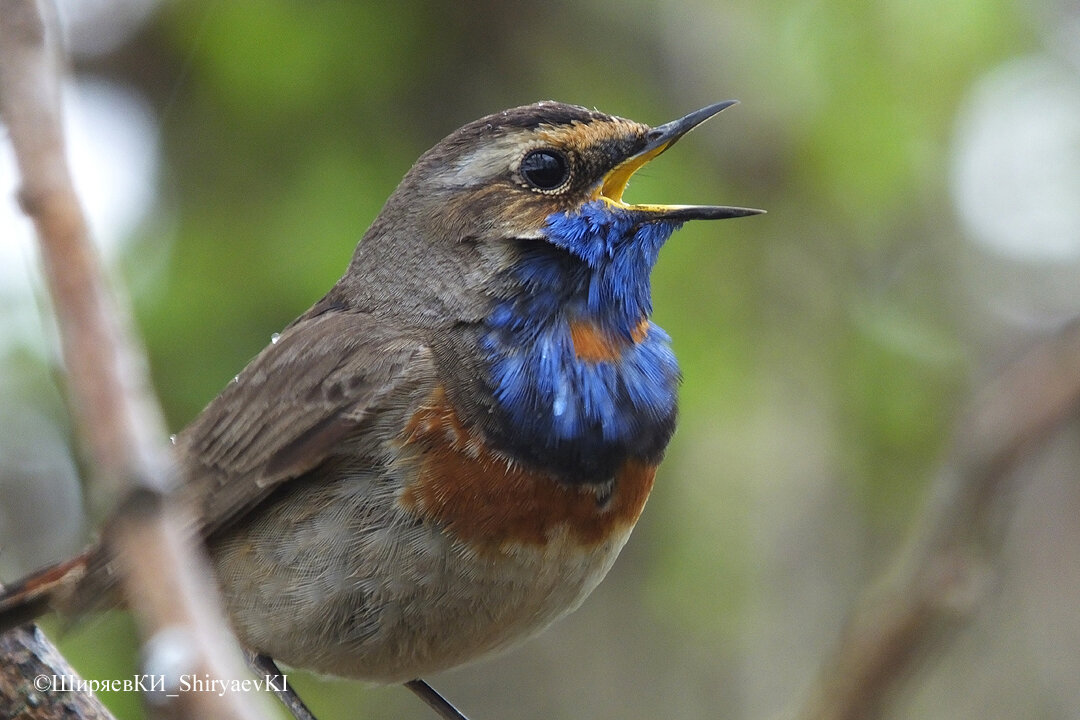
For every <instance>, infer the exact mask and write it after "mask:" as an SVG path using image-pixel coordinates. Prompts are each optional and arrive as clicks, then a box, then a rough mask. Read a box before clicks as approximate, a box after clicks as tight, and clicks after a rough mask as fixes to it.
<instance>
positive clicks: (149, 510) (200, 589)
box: [0, 0, 254, 718]
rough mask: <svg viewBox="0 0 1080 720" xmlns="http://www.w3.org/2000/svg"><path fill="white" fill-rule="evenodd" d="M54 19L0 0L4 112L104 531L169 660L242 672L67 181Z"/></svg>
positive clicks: (124, 326)
mask: <svg viewBox="0 0 1080 720" xmlns="http://www.w3.org/2000/svg"><path fill="white" fill-rule="evenodd" d="M52 31H53V28H50V27H49V26H48V25H47V24H46V22H45V20H44V17H43V13H42V7H41V5H40V3H39V2H35V0H0V114H2V116H3V118H4V120H5V122H6V124H7V127H8V131H9V134H10V138H11V142H12V145H13V146H14V148H15V153H16V158H17V160H18V165H19V170H20V174H21V177H22V187H21V190H20V193H19V199H20V201H21V204H22V207H23V209H24V210H25V211H26V213H27V214H28V215H29V216H30V217H31V218H32V219H33V221H34V225H35V227H36V229H37V233H38V237H39V240H40V245H41V256H42V264H43V266H44V271H45V277H46V279H47V282H48V286H49V291H50V294H51V298H52V302H53V307H54V309H55V313H56V319H57V325H58V327H59V331H60V338H61V345H62V352H63V359H64V367H65V369H66V371H67V389H68V401H69V403H70V405H71V408H72V413H73V415H74V417H75V421H76V427H77V428H78V430H79V433H80V435H81V440H82V443H83V446H84V450H85V452H86V453H87V455H88V457H89V459H90V460H91V464H92V467H93V468H94V472H95V481H96V483H97V484H98V485H99V487H104V488H105V489H107V490H108V491H109V493H108V494H109V495H116V494H121V496H122V497H123V498H124V499H123V500H122V501H121V511H120V512H119V513H118V514H117V516H116V520H115V521H114V523H113V524H112V526H111V527H110V529H109V532H108V534H107V538H108V540H109V542H110V547H111V549H112V551H113V553H114V554H115V556H116V557H117V558H118V559H119V561H120V565H121V569H122V572H121V582H122V586H123V589H124V592H125V595H126V597H127V599H128V601H129V604H130V605H131V607H132V609H133V610H134V611H135V613H136V616H137V617H138V619H139V621H140V624H141V627H142V631H143V634H144V637H145V638H146V639H147V642H148V646H149V647H161V644H162V643H161V639H162V638H165V637H167V638H171V640H170V641H169V642H170V643H172V646H171V647H170V649H171V650H172V651H175V650H176V649H177V648H176V645H177V644H181V645H184V648H183V650H184V653H180V656H181V657H183V658H184V660H185V661H184V663H183V665H182V667H170V668H169V669H170V671H172V670H176V671H177V672H185V673H198V674H200V676H201V675H202V674H203V673H208V674H210V675H211V676H213V677H215V678H222V679H232V678H240V677H244V672H243V670H242V669H241V664H240V660H239V653H238V652H237V651H236V649H235V648H234V647H232V646H231V645H229V644H228V643H227V642H226V641H225V640H224V639H225V638H228V637H230V636H229V633H228V631H227V630H226V629H225V624H224V621H223V620H222V617H221V613H220V610H219V609H218V607H217V604H216V594H215V593H214V592H213V588H212V587H211V585H210V582H209V581H208V579H207V578H208V577H209V571H208V569H207V568H206V567H205V566H206V562H205V560H204V559H203V558H202V556H201V554H200V553H199V552H198V551H197V549H196V548H195V546H194V545H193V540H192V538H190V536H189V534H187V533H186V532H185V530H184V528H186V527H192V526H193V524H191V523H189V522H188V521H187V519H186V517H185V515H184V512H183V511H182V510H181V509H180V508H178V507H175V506H174V505H173V504H172V503H171V502H170V501H169V500H168V498H167V496H166V495H165V493H164V489H165V486H166V480H167V478H169V477H170V457H169V453H168V445H167V442H166V440H165V438H166V433H165V426H164V422H163V421H162V416H161V411H160V408H159V407H158V405H157V401H156V399H155V397H154V396H153V394H152V392H151V390H150V387H151V386H150V381H149V375H148V372H147V368H146V361H145V357H144V354H143V353H142V350H141V348H140V347H139V346H138V344H137V342H136V341H135V336H134V334H133V333H132V332H131V331H130V322H129V316H128V314H127V313H126V312H124V308H123V306H122V304H121V303H120V302H119V301H118V299H117V297H116V295H114V294H113V293H112V292H110V288H109V286H108V285H107V283H106V281H105V279H104V273H103V271H102V268H101V263H100V261H99V258H98V256H97V254H96V252H95V248H94V246H93V244H92V243H91V242H90V237H89V232H88V229H87V225H86V221H85V218H84V215H83V212H82V208H81V207H80V204H79V200H78V198H77V196H76V194H75V190H74V187H73V186H72V183H71V177H70V172H69V170H68V166H67V159H66V154H65V148H64V138H63V133H62V125H61V117H62V116H61V110H60V72H59V70H60V67H59V66H60V62H59V57H60V55H59V52H58V49H57V47H56V45H55V42H56V40H55V37H56V35H55V33H54V32H52ZM120 491H122V492H120ZM153 660H154V659H153V658H151V659H150V660H149V661H148V662H153ZM179 704H180V711H181V712H182V713H183V714H185V715H186V716H188V717H199V718H249V717H254V715H253V714H252V711H251V710H250V708H249V707H248V704H247V703H241V702H240V699H239V697H238V696H236V695H234V694H225V695H224V696H223V697H218V696H216V695H215V694H213V693H186V694H183V695H182V696H181V697H180V698H179Z"/></svg>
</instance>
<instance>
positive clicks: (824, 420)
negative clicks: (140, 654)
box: [0, 0, 1080, 720]
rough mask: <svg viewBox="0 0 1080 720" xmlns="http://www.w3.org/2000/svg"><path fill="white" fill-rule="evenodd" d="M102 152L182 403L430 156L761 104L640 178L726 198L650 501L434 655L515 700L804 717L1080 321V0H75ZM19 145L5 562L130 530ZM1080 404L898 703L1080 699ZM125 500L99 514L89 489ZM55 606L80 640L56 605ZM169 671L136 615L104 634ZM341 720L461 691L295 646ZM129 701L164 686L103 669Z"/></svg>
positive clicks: (532, 704) (2, 529) (4, 222)
mask: <svg viewBox="0 0 1080 720" xmlns="http://www.w3.org/2000/svg"><path fill="white" fill-rule="evenodd" d="M60 15H61V17H62V22H63V27H64V31H65V33H66V41H67V44H68V47H69V49H70V53H71V55H72V74H71V82H70V86H69V88H68V97H67V101H68V111H69V118H68V119H69V128H70V130H69V132H70V136H71V155H72V160H73V163H74V167H75V171H76V174H77V178H76V179H77V184H78V186H79V189H80V191H81V193H82V197H83V200H84V202H85V204H86V206H87V210H88V212H89V215H90V218H91V222H92V224H93V229H94V232H95V234H96V238H97V240H98V241H99V242H100V244H101V248H102V252H103V254H104V255H105V257H106V258H107V260H108V262H109V264H110V267H111V268H112V270H113V272H114V273H115V274H116V275H117V276H118V277H119V278H121V279H122V281H123V283H124V284H125V285H126V287H127V289H128V292H129V294H130V295H131V297H132V300H133V303H134V305H135V308H136V314H137V321H138V324H139V327H140V329H141V331H142V333H143V335H144V337H145V341H146V344H147V347H148V351H149V355H150V359H151V363H152V369H153V374H154V378H155V381H156V383H157V388H158V390H159V391H160V395H161V398H162V400H163V402H164V404H165V409H166V412H167V414H168V418H169V421H170V424H171V426H172V427H173V428H174V429H176V430H179V429H180V428H182V427H183V426H184V425H185V424H186V423H187V422H188V421H190V420H191V419H192V418H193V417H194V416H195V415H196V413H198V412H199V410H200V409H201V408H202V407H203V406H204V405H205V404H206V403H207V402H208V401H209V400H210V399H211V398H212V397H213V396H214V395H215V394H216V393H217V392H218V390H219V389H220V388H221V387H222V386H224V385H225V383H226V382H227V381H228V380H229V379H231V378H232V377H233V375H234V374H235V373H236V372H237V371H238V370H239V369H240V368H242V367H243V365H244V364H245V363H246V362H247V360H249V359H250V358H251V357H252V356H253V355H255V353H256V352H258V351H259V350H260V349H261V348H262V347H263V346H264V345H265V344H267V343H268V342H269V339H270V335H271V333H274V332H276V331H278V330H280V329H281V328H282V327H283V326H284V325H285V324H287V323H288V322H289V321H290V320H291V319H292V318H293V317H295V316H296V315H298V314H299V313H300V312H302V311H303V310H305V309H306V308H307V307H308V306H309V305H310V304H311V303H312V302H314V301H315V300H317V299H318V298H319V297H320V296H321V295H322V293H323V292H325V291H326V290H327V289H328V288H329V287H330V286H331V284H332V283H333V282H334V281H335V280H336V278H337V277H338V276H339V274H340V273H341V272H343V270H344V268H345V266H346V264H347V262H348V259H349V257H350V254H351V252H352V250H353V247H354V245H355V243H356V242H357V240H358V239H359V238H360V236H361V235H362V233H363V231H364V229H365V228H366V227H367V225H368V224H369V223H370V222H371V220H372V219H373V218H374V217H375V215H376V214H377V213H378V211H379V209H380V207H381V205H382V202H383V201H384V200H385V198H386V197H387V196H388V195H389V193H390V192H391V191H392V190H393V188H394V186H395V184H396V183H397V181H398V180H399V179H400V177H401V176H402V175H403V174H404V173H405V171H406V170H407V169H408V167H409V165H410V164H411V162H412V161H413V160H415V159H416V157H417V156H419V155H420V153H421V152H423V151H424V150H426V149H427V148H428V147H430V146H431V145H432V144H434V143H435V142H437V141H438V140H439V139H440V138H442V137H443V136H444V135H446V134H447V133H449V132H450V131H452V130H453V129H454V128H456V127H458V126H459V125H461V124H463V123H465V122H467V121H469V120H472V119H475V118H477V117H479V116H481V115H484V114H487V113H490V112H494V111H497V110H500V109H503V108H505V107H510V106H514V105H520V104H524V103H528V102H532V101H535V100H538V99H544V98H551V99H558V100H562V101H565V102H572V103H578V104H582V105H587V106H595V107H597V108H598V109H601V110H603V111H606V112H610V113H614V114H618V115H623V116H626V117H630V118H633V119H636V120H640V121H643V122H647V123H650V124H658V123H661V122H666V121H668V120H671V119H674V118H676V117H678V116H680V115H682V114H684V113H686V112H688V111H690V110H693V109H696V108H698V107H701V106H704V105H706V104H708V103H712V102H715V101H717V100H722V99H726V98H731V97H735V98H739V99H740V100H741V101H742V104H741V105H740V106H739V107H737V108H735V109H732V110H729V111H727V112H725V113H724V114H723V115H722V116H721V117H718V118H717V119H715V120H713V121H712V122H710V123H708V124H707V125H705V126H703V127H702V128H700V129H698V130H697V131H696V132H695V133H694V134H693V135H692V136H690V137H689V138H687V139H686V140H684V141H683V142H682V143H680V144H679V146H678V148H677V149H676V150H675V151H673V152H671V153H670V154H668V155H665V156H664V158H663V160H661V161H659V162H657V163H655V164H652V165H650V166H648V167H647V168H646V169H645V170H644V171H642V172H640V173H638V175H636V176H635V179H634V182H633V184H632V186H631V188H630V190H629V191H628V195H627V199H628V200H629V201H631V202H635V201H637V202H649V201H652V202H674V203H680V202H682V203H695V202H696V203H720V204H733V205H749V206H753V207H763V208H766V209H768V211H769V214H768V215H767V216H764V217H758V218H753V219H747V220H739V221H734V222H725V223H722V224H709V223H701V224H697V225H691V226H687V227H686V228H685V229H684V230H682V231H681V232H680V233H678V234H677V235H676V236H675V237H674V238H673V239H672V241H671V242H670V243H669V245H668V246H667V247H666V248H665V250H664V251H663V253H662V254H661V259H660V264H659V266H658V269H657V271H656V275H655V279H654V290H655V298H654V300H655V306H656V316H655V321H656V322H657V323H658V324H659V325H661V326H663V327H664V328H665V329H666V330H667V331H668V332H669V333H670V335H671V336H672V337H673V338H674V346H675V349H676V352H677V353H678V355H679V358H680V360H681V364H682V367H683V370H684V375H685V381H684V384H683V387H682V401H681V402H682V416H681V424H680V427H679V430H678V432H677V434H676V436H675V439H674V441H673V443H672V446H671V449H670V451H669V454H668V457H667V460H666V461H665V463H664V465H663V467H662V468H661V471H660V474H659V476H658V478H657V482H656V487H655V490H654V492H653V496H652V498H651V500H650V502H649V506H648V508H647V509H646V512H645V514H644V516H643V518H642V521H641V523H640V524H639V526H638V529H637V531H636V532H635V534H634V536H633V538H632V539H631V541H630V543H629V544H628V546H627V547H626V549H625V551H624V552H623V555H622V557H621V559H620V560H619V562H618V563H617V564H616V566H615V568H614V570H613V571H612V573H611V575H610V577H609V579H608V580H607V581H606V582H605V583H604V584H602V585H601V586H600V588H599V589H598V590H597V592H596V593H595V594H594V595H593V596H592V598H591V599H590V600H589V601H588V602H587V603H586V604H585V605H584V606H583V607H582V609H581V610H580V611H578V612H577V613H576V614H574V615H573V616H571V617H569V618H568V619H566V620H564V621H563V622H561V623H560V624H558V625H557V626H556V627H554V628H553V629H552V630H550V631H549V632H547V633H545V634H544V635H542V636H541V637H540V638H538V639H536V640H534V641H532V642H530V643H528V644H527V645H525V646H523V647H521V648H519V649H516V650H514V651H512V652H509V653H507V654H505V655H502V656H500V657H497V658H494V659H491V660H488V661H485V662H482V663H479V664H476V665H473V666H470V667H466V668H464V669H460V670H457V671H454V672H451V673H447V674H445V675H443V676H439V677H431V678H427V679H428V680H429V681H431V682H432V684H433V685H435V686H436V687H437V688H439V689H440V690H441V691H442V692H443V693H444V694H445V695H446V696H447V697H449V698H450V699H451V700H453V701H454V702H455V703H456V704H457V705H458V706H459V707H460V708H461V709H462V710H463V711H464V712H466V714H468V715H470V716H471V717H474V718H476V719H477V720H485V719H487V720H494V719H495V718H514V719H516V720H532V719H536V720H539V719H541V718H543V719H545V720H553V719H555V718H601V719H602V718H620V719H621V720H627V719H630V720H632V719H634V718H642V719H644V718H654V717H665V718H712V717H724V718H734V719H739V718H747V719H750V718H754V719H760V718H768V717H771V716H773V715H775V714H776V713H778V712H780V711H781V710H783V709H785V708H786V707H788V706H790V705H791V704H793V703H797V702H798V700H799V699H800V698H801V697H802V693H803V691H804V689H805V687H806V685H807V684H808V683H809V682H810V680H811V679H812V678H813V677H814V675H815V673H816V671H817V668H818V664H819V663H820V661H821V659H822V658H823V657H825V656H826V654H827V653H828V651H829V650H830V649H831V648H832V647H833V646H834V643H835V641H836V637H837V634H838V632H839V629H840V627H841V624H842V621H843V619H844V617H845V615H846V613H847V612H848V610H849V609H850V608H851V607H852V605H853V603H854V602H855V600H856V598H857V596H858V592H859V589H860V588H861V587H863V586H864V585H865V584H866V583H867V582H869V581H871V580H872V579H873V578H874V577H875V576H876V575H877V574H878V573H879V572H881V571H882V570H883V569H884V568H885V567H887V565H888V561H889V558H890V557H891V556H892V554H893V553H894V552H895V551H896V548H897V547H898V545H899V544H900V543H901V542H902V541H903V538H904V537H905V534H906V532H907V530H908V528H909V527H910V526H911V525H912V523H913V521H914V519H915V518H916V516H917V515H918V512H919V509H920V507H921V505H922V503H923V502H924V500H925V495H926V491H927V487H928V483H929V481H930V479H931V478H932V476H933V474H934V472H935V469H936V468H937V467H938V465H939V462H940V459H941V456H942V453H943V451H944V450H945V449H946V448H947V446H948V442H949V438H950V434H951V430H952V427H953V425H954V422H955V420H956V418H957V416H958V414H959V412H960V411H961V409H962V407H963V406H964V404H965V402H966V399H967V398H968V397H969V396H970V394H971V393H972V392H973V391H974V390H975V389H977V388H978V387H980V386H981V385H982V384H983V383H984V382H985V381H986V379H987V378H988V377H991V376H992V375H993V373H994V372H995V371H996V370H997V369H999V368H1000V367H1002V365H1003V364H1004V363H1006V362H1007V361H1008V360H1010V359H1012V358H1014V357H1016V356H1017V354H1018V353H1019V352H1020V351H1021V350H1022V349H1023V348H1024V347H1025V346H1026V345H1027V344H1029V343H1030V342H1032V341H1033V340H1035V339H1037V338H1040V337H1044V336H1046V335H1048V334H1049V333H1051V332H1053V331H1054V330H1055V329H1056V328H1058V327H1060V326H1061V324H1062V323H1064V322H1065V321H1066V320H1067V319H1068V318H1070V317H1073V316H1075V315H1077V314H1080V282H1078V280H1077V278H1078V272H1080V9H1078V6H1077V5H1076V4H1075V3H1073V2H1066V1H1064V0H1025V1H1024V2H1020V1H1019V0H955V1H954V2H948V3H942V2H937V1H936V0H935V1H934V2H929V1H928V0H872V1H871V2H863V1H861V0H859V1H857V0H730V1H723V2H721V1H718V0H681V1H680V2H672V1H670V0H667V1H663V2H645V1H644V0H636V1H631V2H613V1H612V0H576V1H575V2H567V1H560V2H546V3H537V2H519V1H516V0H510V1H508V0H485V1H482V2H474V3H470V4H468V5H465V4H456V3H453V4H452V3H437V2H420V1H419V0H398V1H397V2H393V3H375V2H300V1H299V0H262V1H261V2H253V1H250V0H249V1H247V2H244V1H240V0H233V1H230V2H213V1H212V0H188V1H187V2H156V1H155V0H93V1H91V0H65V1H63V2H60ZM14 186H15V171H14V167H13V162H12V159H11V156H10V148H8V147H7V146H6V145H3V146H0V197H2V201H0V303H2V305H3V307H4V308H5V309H4V311H3V313H2V314H0V547H2V552H0V577H2V578H4V579H7V580H11V579H12V578H14V577H15V576H17V575H18V574H19V573H20V572H23V571H26V570H28V569H31V568H33V567H35V566H37V565H40V564H42V563H44V562H47V561H50V560H55V559H58V558H60V557H61V556H63V555H66V554H68V553H70V552H72V551H74V550H75V549H77V548H78V547H80V545H81V544H82V543H83V542H84V541H85V539H86V538H87V537H89V536H90V534H91V532H92V528H93V527H94V524H95V522H96V521H97V520H99V519H100V511H101V508H103V507H105V506H107V503H108V499H107V498H87V497H85V493H84V492H83V490H82V489H81V487H80V484H79V481H78V476H79V472H78V470H77V466H78V460H77V458H76V457H75V453H74V452H73V450H72V449H71V444H72V443H71V440H72V438H71V433H72V429H71V427H70V424H69V422H68V420H67V418H66V416H65V413H64V408H63V402H62V396H61V394H60V390H59V389H58V385H57V383H56V372H57V371H56V368H55V362H56V351H55V340H54V333H53V329H52V326H51V324H50V321H49V320H48V317H47V304H48V303H47V300H46V299H45V298H44V295H43V293H42V289H41V282H40V278H39V277H38V272H37V269H36V256H35V252H34V249H33V243H32V237H31V234H30V229H29V226H28V223H27V222H26V221H25V220H24V219H22V218H21V217H20V215H19V213H18V210H17V208H16V206H15V203H14V200H13V192H14ZM1078 462H1080V438H1078V437H1077V434H1076V432H1075V427H1073V428H1071V429H1070V430H1068V431H1066V432H1065V433H1062V434H1060V435H1059V436H1058V437H1056V438H1055V440H1054V441H1053V442H1052V443H1051V445H1050V446H1049V447H1048V448H1046V449H1045V450H1043V451H1042V452H1040V453H1039V455H1037V456H1036V457H1034V458H1032V459H1030V460H1029V461H1028V462H1026V463H1025V464H1024V466H1023V469H1022V472H1023V473H1025V475H1026V479H1025V480H1024V482H1023V484H1022V490H1021V491H1020V492H1018V493H1017V494H1016V495H1015V497H1014V498H1013V499H1012V517H1011V520H1010V523H1009V530H1008V535H1007V540H1006V543H1005V547H1004V549H1003V552H1002V571H1001V573H1000V575H998V576H997V577H996V580H995V587H994V591H993V593H992V594H991V598H990V601H989V602H988V603H986V604H985V605H983V606H982V607H981V608H980V609H979V611H978V613H977V614H976V616H975V618H974V622H973V623H971V624H970V625H968V626H967V627H966V629H965V630H964V631H963V633H962V634H961V635H960V636H959V637H955V638H953V642H951V643H950V644H948V645H947V646H943V647H942V648H941V650H940V652H938V653H936V654H935V655H934V657H933V658H932V660H931V661H930V662H928V663H926V664H925V665H924V666H923V667H922V669H921V670H920V671H919V672H918V673H917V674H916V676H915V677H914V678H913V681H912V682H911V683H909V684H908V685H907V688H906V690H905V691H904V692H903V693H901V694H900V695H899V696H898V697H896V698H895V700H894V702H893V704H892V706H891V710H890V712H891V714H892V716H894V717H897V718H908V717H912V718H914V717H918V718H961V719H963V718H1014V717H1025V718H1050V719H1053V718H1075V717H1078V716H1080V715H1078V713H1080V711H1078V708H1080V683H1077V682H1076V679H1077V678H1078V677H1080V603H1078V602H1077V601H1076V598H1077V597H1080V488H1078V486H1077V482H1076V480H1077V478H1076V468H1077V466H1078ZM87 507H89V508H96V510H93V511H91V512H90V513H89V515H87V514H85V513H84V510H83V508H87ZM47 627H49V628H53V629H56V628H57V625H56V624H55V623H51V624H49V625H47ZM61 647H62V649H63V650H64V651H65V652H66V653H67V654H68V656H69V658H70V659H71V660H72V661H73V662H74V663H75V664H76V665H77V667H79V669H80V670H81V671H82V672H83V673H85V675H87V676H88V677H98V678H122V677H125V676H127V675H129V674H131V673H132V672H134V668H135V666H136V662H137V658H136V652H137V651H136V649H135V648H136V645H135V642H134V634H133V630H132V628H131V625H130V623H129V621H128V619H127V618H126V617H124V616H123V615H122V614H121V613H112V614H109V615H106V616H104V617H99V618H96V619H94V620H91V621H90V622H88V623H86V624H84V625H82V626H80V627H79V628H77V629H75V630H73V631H70V632H68V633H67V634H66V635H64V637H63V638H62V641H61ZM290 681H291V682H292V683H293V684H294V685H295V686H296V687H297V688H298V690H299V691H300V693H301V695H302V696H303V697H305V698H306V699H307V700H308V702H309V703H310V705H311V706H312V708H313V710H314V711H315V713H316V715H317V716H319V717H320V718H323V719H324V720H333V719H334V718H418V719H425V718H431V717H433V715H432V714H431V713H430V712H429V711H428V710H427V709H426V708H424V707H422V706H421V705H420V704H419V702H418V701H416V700H415V699H414V698H413V697H412V696H411V695H410V694H409V693H408V692H407V691H405V690H403V689H401V688H376V689H369V688H364V687H362V686H361V685H360V684H359V683H352V682H345V681H335V680H326V679H320V678H314V677H310V676H306V675H302V674H299V673H296V674H290ZM103 699H104V700H105V701H106V702H107V703H108V704H109V705H110V706H111V707H112V708H113V709H114V711H115V712H116V714H117V715H118V717H120V718H129V719H131V718H140V717H142V714H141V712H142V711H141V709H140V707H139V698H138V697H137V696H134V695H122V694H115V695H108V696H105V697H104V698H103Z"/></svg>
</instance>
